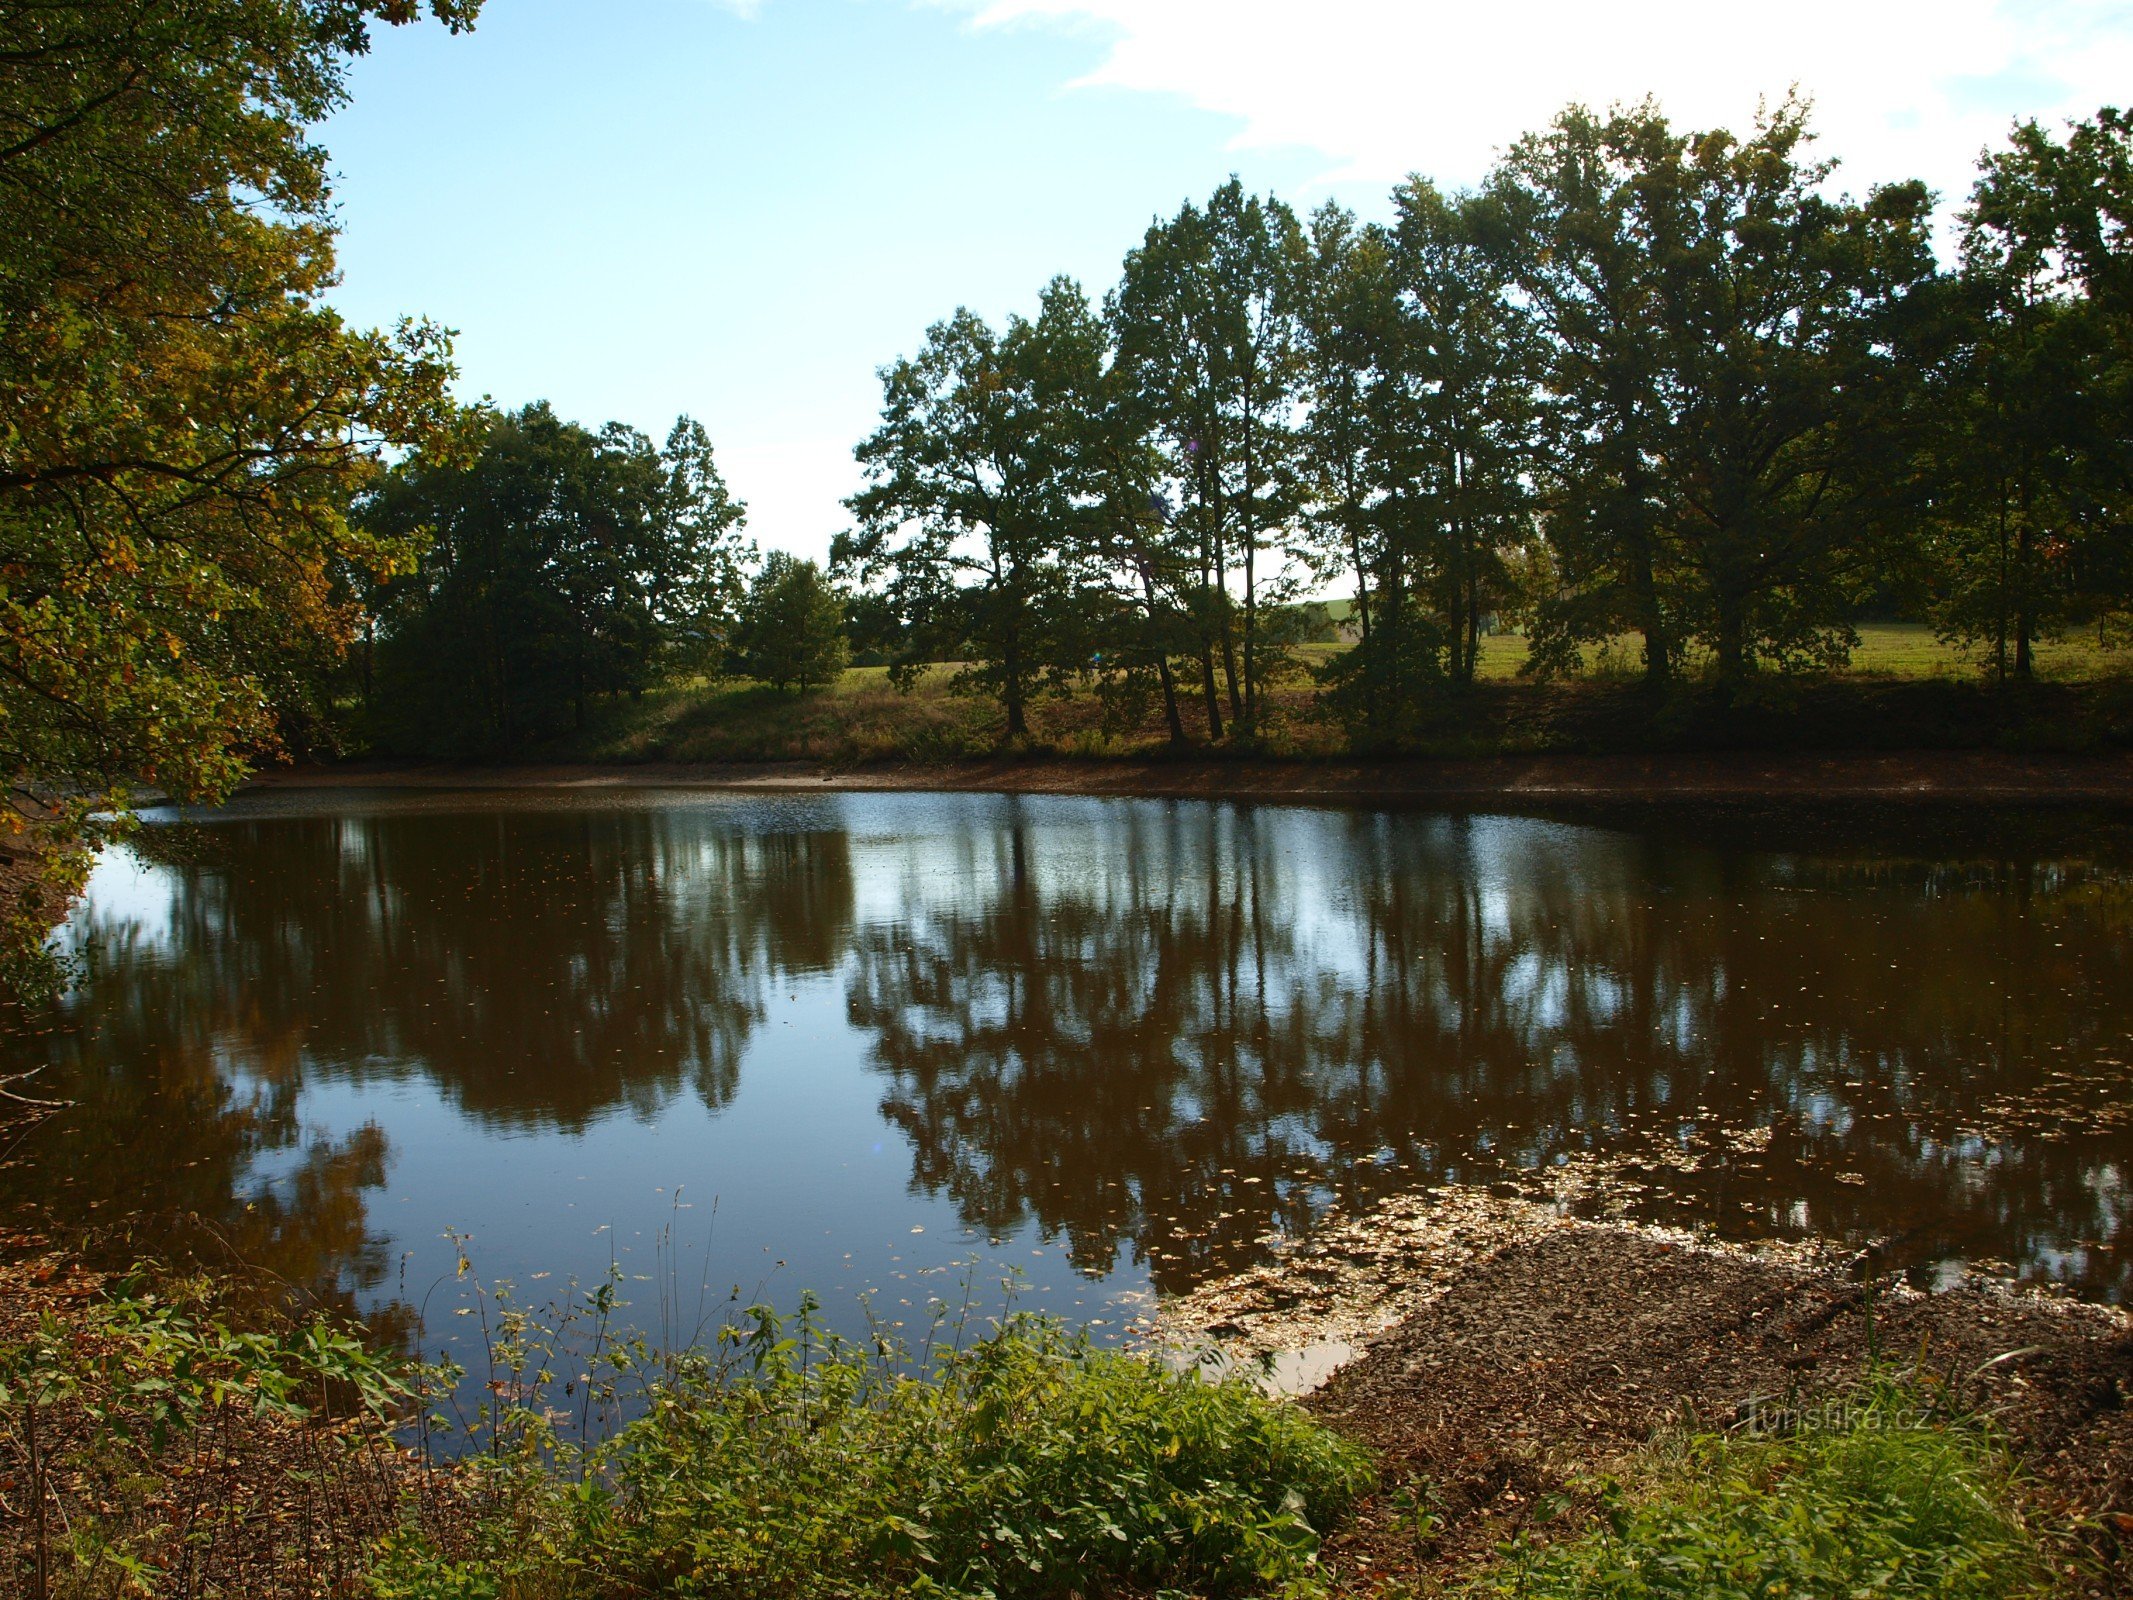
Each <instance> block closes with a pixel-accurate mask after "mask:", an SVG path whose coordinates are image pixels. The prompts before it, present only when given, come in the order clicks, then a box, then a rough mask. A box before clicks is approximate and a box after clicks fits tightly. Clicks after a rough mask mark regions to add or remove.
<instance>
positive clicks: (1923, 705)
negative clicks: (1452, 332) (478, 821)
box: [533, 624, 2133, 766]
mask: <svg viewBox="0 0 2133 1600" xmlns="http://www.w3.org/2000/svg"><path fill="white" fill-rule="evenodd" d="M1346 648H1347V647H1346V646H1343V645H1324V644H1321V645H1307V646H1304V647H1303V648H1302V649H1301V650H1299V651H1298V652H1297V666H1298V670H1297V671H1295V672H1294V673H1292V674H1291V675H1290V676H1289V677H1288V678H1287V679H1286V680H1285V681H1283V682H1282V683H1281V684H1279V685H1278V686H1277V687H1275V688H1274V689H1273V690H1271V691H1270V693H1269V696H1268V714H1267V717H1266V719H1265V724H1266V725H1265V728H1264V731H1263V737H1262V739H1261V741H1260V745H1261V748H1262V749H1263V750H1264V751H1265V752H1266V753H1269V754H1274V755H1286V756H1302V757H1312V756H1332V755H1338V754H1341V753H1344V752H1346V751H1348V750H1350V749H1351V748H1352V745H1351V742H1350V739H1349V735H1348V731H1347V730H1346V729H1344V728H1343V727H1341V726H1340V725H1339V723H1338V722H1337V721H1336V720H1335V719H1334V718H1333V717H1332V715H1331V714H1330V713H1329V711H1328V710H1327V708H1326V707H1325V706H1324V704H1323V703H1322V702H1321V701H1320V700H1319V698H1318V695H1317V691H1316V685H1315V681H1314V678H1313V675H1312V672H1311V669H1312V668H1314V667H1317V666H1320V665H1322V664H1324V663H1325V662H1326V661H1327V660H1329V659H1331V658H1332V657H1334V656H1336V655H1338V654H1340V653H1341V652H1342V651H1343V650H1345V649H1346ZM1525 660H1526V645H1525V641H1524V640H1523V639H1522V638H1520V637H1518V636H1517V635H1515V634H1502V635H1496V636H1493V637H1490V638H1487V639H1484V640H1483V641H1482V660H1481V673H1480V681H1479V682H1478V683H1477V684H1476V685H1475V687H1474V688H1473V689H1472V690H1471V691H1467V692H1464V693H1451V692H1447V694H1446V695H1445V696H1444V698H1443V700H1442V701H1441V703H1439V704H1436V705H1433V706H1431V707H1429V708H1427V712H1426V715H1425V716H1424V718H1423V720H1422V722H1421V724H1420V725H1419V726H1417V727H1415V728H1413V729H1410V730H1408V732H1407V733H1406V734H1405V735H1403V738H1402V745H1403V747H1404V748H1409V749H1413V750H1416V751H1420V752H1425V753H1436V754H1460V755H1480V754H1490V753H1534V752H1542V751H1586V752H1589V751H1608V750H1644V749H1675V748H1702V747H1711V746H1718V747H1725V746H1734V745H1743V744H1747V745H1762V746H1769V747H1776V748H1801V749H1807V748H1832V749H1851V748H1874V749H1889V748H1942V749H1947V748H1955V749H1964V748H1976V747H2015V748H2025V747H2027V748H2042V749H2054V750H2069V749H2072V750H2078V749H2090V748H2097V747H2100V746H2114V745H2119V744H2123V743H2125V742H2127V741H2128V738H2129V735H2133V693H2129V692H2128V691H2129V682H2133V651H2126V650H2109V649H2104V648H2101V647H2099V645H2098V644H2097V642H2096V641H2095V640H2094V638H2093V637H2086V636H2085V637H2080V638H2069V639H2064V640H2060V641H2055V642H2051V643H2047V644H2045V645H2043V646H2041V647H2040V648H2039V651H2038V662H2037V668H2038V670H2037V681H2036V682H2035V683H2033V684H2029V685H2017V686H2011V687H2010V688H2009V689H2008V690H2007V691H2006V692H2001V691H2000V690H1999V689H1998V688H1997V687H1996V686H1995V685H1994V684H1993V683H1992V682H1991V680H1990V678H1989V677H1988V675H1987V673H1986V671H1985V665H1986V664H1985V663H1984V662H1982V661H1980V660H1978V659H1976V658H1973V657H1966V656H1965V655H1964V654H1963V653H1962V652H1960V651H1958V650H1956V649H1954V648H1953V647H1951V646H1949V645H1946V644H1944V643H1942V642H1941V641H1940V640H1938V639H1936V638H1935V637H1934V636H1933V634H1932V631H1931V630H1930V629H1928V628H1925V627H1923V626H1919V625H1906V624H1876V625H1873V626H1870V627H1865V628H1862V629H1860V644H1859V649H1858V650H1857V652H1856V653H1855V655H1854V657H1853V660H1852V664H1851V666H1850V667H1849V668H1848V669H1847V670H1846V671H1844V672H1842V673H1838V674H1833V675H1825V676H1815V677H1795V678H1786V677H1782V676H1778V675H1774V674H1772V675H1766V676H1765V677H1764V678H1763V679H1761V680H1759V681H1758V682H1757V684H1756V685H1755V686H1754V687H1753V689H1752V690H1751V691H1750V693H1749V695H1748V696H1747V698H1746V702H1745V704H1743V703H1741V702H1724V701H1722V700H1721V698H1720V697H1718V696H1716V695H1715V692H1714V691H1713V690H1712V689H1711V688H1710V686H1709V685H1708V684H1704V683H1701V682H1699V681H1697V680H1693V679H1692V680H1691V681H1690V682H1689V683H1687V684H1685V685H1684V686H1683V687H1682V688H1680V689H1678V690H1677V691H1675V693H1674V694H1673V695H1672V696H1671V697H1670V698H1669V699H1668V700H1667V701H1665V702H1664V703H1663V704H1661V705H1659V706H1658V707H1656V708H1655V707H1654V705H1653V703H1652V702H1651V701H1650V700H1649V699H1648V698H1646V697H1645V696H1644V694H1643V691H1642V689H1641V686H1640V684H1639V667H1638V658H1637V651H1636V648H1635V641H1633V640H1629V639H1624V640H1621V641H1619V642H1618V643H1617V644H1616V645H1615V646H1613V647H1611V648H1609V649H1608V650H1605V651H1602V652H1599V653H1597V654H1596V657H1595V659H1593V660H1592V661H1591V662H1590V664H1589V665H1588V668H1587V670H1586V671H1585V672H1584V673H1583V674H1581V675H1579V676H1577V677H1573V678H1570V679H1567V680H1561V681H1557V682H1554V683H1537V682H1534V681H1532V680H1530V679H1526V678H1522V677H1520V676H1519V669H1520V668H1521V667H1522V666H1523V665H1524V663H1525ZM958 677H959V669H958V668H957V667H956V666H954V665H952V664H948V665H941V666H935V667H932V668H930V669H928V670H927V672H926V673H925V674H924V676H923V677H922V678H921V679H920V681H919V682H918V684H917V685H916V686H915V687H914V688H912V689H911V690H909V691H908V692H907V691H904V690H900V689H898V688H897V687H895V686H894V685H893V684H891V683H890V682H889V678H888V673H887V671H886V670H885V669H883V668H881V667H854V668H852V669H850V670H849V671H847V672H846V673H845V674H844V675H843V676H842V677H841V678H840V679H839V680H838V682H836V683H835V684H833V685H831V686H830V687H828V688H827V689H823V690H820V691H818V692H815V693H812V694H806V695H797V694H789V693H783V692H780V691H778V690H775V689H771V688H768V687H766V686H764V685H761V684H756V683H752V682H749V681H747V680H732V679H729V680H721V681H718V682H706V681H704V680H701V679H697V680H691V681H687V682H680V683H675V684H672V685H669V686H667V687H665V688H662V689H659V690H656V691H653V692H651V693H648V694H646V695H644V696H643V697H642V698H640V699H637V700H627V699H619V698H618V699H616V700H614V701H611V702H609V703H607V704H605V705H604V706H601V707H599V708H598V709H597V712H596V714H595V715H594V716H593V718H592V719H591V722H590V725H589V726H588V727H587V729H586V730H585V732H584V733H583V734H581V735H578V736H576V737H573V738H571V739H569V740H568V741H565V742H563V743H561V744H558V745H556V746H552V747H549V748H546V749H543V750H540V751H537V752H533V754H535V755H537V756H540V757H544V758H550V759H570V760H589V761H617V762H633V761H649V760H671V761H703V762H718V761H776V760H790V761H817V762H824V763H828V764H831V765H836V766H855V765H864V764H867V763H875V762H891V761H920V762H948V761H956V760H963V759H969V758H973V757H979V756H985V755H991V754H995V753H997V752H999V750H1000V749H1001V748H1002V742H1003V741H1002V729H1001V717H1000V713H999V710H998V708H997V706H995V705H994V703H993V702H992V701H991V700H989V699H987V698H986V697H984V696H982V695H979V694H972V693H967V692H962V691H961V690H960V689H959V688H958V685H957V679H958ZM1183 710H1184V715H1185V721H1186V725H1187V728H1188V730H1189V731H1190V733H1191V735H1192V737H1193V739H1194V740H1195V741H1199V740H1201V739H1203V738H1204V736H1205V730H1206V726H1207V724H1206V718H1205V712H1204V709H1203V707H1202V706H1201V704H1200V703H1199V700H1198V698H1197V696H1193V695H1188V697H1187V699H1186V702H1185V704H1184V707H1183ZM1030 720H1031V725H1032V733H1031V738H1030V740H1029V743H1028V746H1027V748H1030V749H1032V750H1037V751H1044V752H1049V753H1054V754H1060V755H1068V756H1097V757H1103V756H1108V757H1125V756H1134V755H1141V754H1147V753H1151V752H1154V751H1157V750H1160V749H1161V748H1162V747H1163V746H1164V744H1165V742H1166V741H1165V737H1164V732H1165V730H1164V728H1163V725H1162V722H1161V718H1160V713H1159V711H1158V709H1157V708H1156V707H1154V706H1152V705H1146V706H1141V707H1139V708H1137V709H1136V710H1135V711H1133V712H1132V713H1131V714H1130V715H1125V716H1121V714H1120V708H1118V707H1116V706H1109V707H1107V706H1106V705H1105V703H1104V701H1103V697H1102V696H1100V695H1099V694H1097V693H1095V692H1094V691H1093V689H1091V688H1090V687H1089V686H1087V685H1083V686H1080V687H1078V688H1077V689H1076V690H1075V691H1074V692H1072V693H1070V694H1067V695H1064V696H1058V695H1050V694H1046V695H1041V696H1039V697H1038V698H1037V700H1036V701H1035V702H1034V703H1033V706H1032V708H1031V717H1030Z"/></svg>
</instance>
